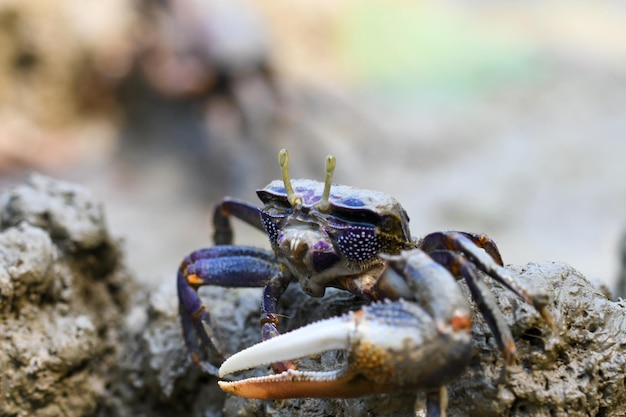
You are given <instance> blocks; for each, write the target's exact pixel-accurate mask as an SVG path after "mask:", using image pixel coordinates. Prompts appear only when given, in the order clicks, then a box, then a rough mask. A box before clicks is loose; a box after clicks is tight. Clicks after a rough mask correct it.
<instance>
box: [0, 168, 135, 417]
mask: <svg viewBox="0 0 626 417" xmlns="http://www.w3.org/2000/svg"><path fill="white" fill-rule="evenodd" d="M130 286H131V281H130V280H129V276H128V273H127V272H126V270H125V269H124V267H123V264H122V263H121V257H120V251H119V247H118V245H117V243H116V242H115V241H114V240H112V239H111V237H110V236H109V235H108V233H107V229H106V227H105V224H104V216H103V211H102V207H101V206H100V204H99V203H97V202H95V200H94V198H93V197H92V196H91V194H90V193H89V192H88V191H87V190H85V189H82V188H80V187H78V186H75V185H72V184H68V183H63V182H58V181H54V180H51V179H50V178H47V177H43V176H39V175H34V176H32V177H31V178H30V179H29V180H28V182H27V183H26V184H24V185H21V186H19V187H16V188H15V189H13V190H11V191H8V192H6V193H4V194H3V196H2V199H1V207H0V334H2V335H3V336H2V339H0V368H1V369H2V375H1V376H0V398H1V400H0V415H3V416H31V415H37V416H61V415H63V416H87V415H94V414H95V413H96V412H98V410H99V409H101V408H102V407H103V405H104V404H105V402H106V400H107V389H108V385H109V384H110V375H109V370H110V369H112V368H114V367H115V362H116V360H115V356H116V349H117V348H118V347H119V346H118V345H117V341H118V340H119V336H120V331H121V329H122V326H121V324H122V320H123V314H122V312H123V311H124V310H125V309H126V306H127V304H128V297H129V294H131V293H132V291H131V290H130Z"/></svg>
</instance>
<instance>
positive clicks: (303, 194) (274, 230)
mask: <svg viewBox="0 0 626 417" xmlns="http://www.w3.org/2000/svg"><path fill="white" fill-rule="evenodd" d="M279 163H280V167H281V171H282V180H274V181H272V182H271V183H270V184H268V185H267V186H266V187H265V188H263V189H260V190H258V191H257V195H258V197H259V198H260V199H261V201H262V202H263V207H261V208H259V207H256V206H255V205H252V204H250V203H247V202H244V201H240V200H236V199H233V198H228V197H227V198H225V199H224V200H223V201H222V202H221V203H220V204H219V205H218V206H217V207H216V209H215V212H214V217H213V223H214V236H213V237H214V241H215V243H216V246H213V247H209V248H205V249H200V250H197V251H194V252H192V253H191V254H190V255H188V256H187V257H186V258H185V259H184V260H183V261H182V263H181V265H180V268H179V270H178V276H177V286H178V297H179V309H180V318H181V324H182V330H183V337H184V340H185V343H186V346H187V348H188V350H189V352H190V355H191V358H192V360H193V362H195V363H196V364H197V365H198V366H200V367H201V368H202V369H203V370H204V371H206V372H208V373H211V374H214V375H218V376H219V377H220V378H223V377H224V376H226V375H230V374H232V373H235V372H237V371H241V370H245V369H250V368H254V367H258V366H263V365H271V368H272V369H273V374H271V375H267V376H262V377H254V378H247V379H243V380H232V378H230V380H225V379H223V380H220V381H219V382H218V383H219V386H220V387H221V388H222V389H223V390H224V391H226V392H228V393H231V394H234V395H237V396H240V397H245V398H257V399H282V398H306V397H311V398H349V397H360V396H366V395H370V394H375V393H384V392H396V391H399V390H403V391H404V390H419V391H424V392H425V393H426V404H427V413H428V415H432V416H435V415H443V414H445V404H446V401H447V390H446V384H448V383H450V382H451V381H453V380H454V379H455V378H458V377H459V375H460V374H461V373H462V372H463V370H464V369H465V367H466V366H467V365H468V363H469V361H470V358H471V354H472V341H471V314H472V313H471V307H470V303H469V300H468V297H467V296H466V295H465V293H464V292H463V290H462V289H461V286H460V285H459V284H458V282H457V280H461V279H462V280H464V281H465V282H466V284H467V288H468V289H469V292H470V293H471V296H472V297H473V299H474V301H475V304H476V306H477V308H478V310H479V312H480V313H481V314H482V315H483V317H484V318H485V321H486V323H487V324H488V326H489V327H490V329H491V331H492V333H493V335H494V339H495V340H496V343H497V346H498V347H499V350H500V351H501V353H502V355H503V357H504V359H505V364H511V363H513V362H514V360H515V356H516V348H515V342H514V340H513V337H512V335H511V331H510V329H509V327H508V325H507V323H506V319H505V317H504V316H503V314H502V313H501V312H500V310H499V309H498V306H497V303H496V301H495V297H494V295H493V294H492V293H491V291H490V289H489V287H488V286H487V284H486V283H485V281H484V280H483V277H484V275H487V276H489V277H491V278H492V279H493V280H495V281H496V282H499V283H500V284H501V285H503V286H504V287H506V288H508V289H509V290H510V291H512V292H513V293H514V294H515V295H516V296H517V297H519V298H520V299H521V300H523V301H524V302H526V303H528V304H530V305H531V306H533V307H534V309H536V310H537V312H538V313H539V314H540V315H541V316H542V317H543V318H544V320H545V322H546V323H548V324H550V323H551V320H550V315H549V313H548V311H547V304H548V298H547V296H546V295H545V294H531V293H530V292H529V291H528V290H527V289H525V288H523V287H522V286H521V285H520V284H518V283H517V282H516V281H515V280H514V279H513V278H512V277H511V275H510V274H509V273H508V272H507V270H506V269H505V268H504V267H503V262H502V258H501V256H500V253H499V250H498V248H497V246H496V244H495V243H494V241H493V240H492V239H490V238H489V237H487V236H486V235H484V234H476V233H467V232H461V231H447V232H434V233H431V234H428V235H426V236H425V237H423V238H421V239H419V240H417V239H413V238H412V237H411V234H410V231H409V228H408V223H409V219H408V216H407V214H406V212H405V210H404V209H403V208H402V206H401V205H400V204H399V203H398V202H397V201H396V200H395V199H394V198H393V197H391V196H389V195H387V194H385V193H382V192H378V191H372V190H364V189H358V188H355V187H351V186H346V185H339V184H334V183H332V176H333V172H334V168H335V164H336V161H335V158H334V157H333V156H330V155H329V156H328V157H327V158H326V167H325V180H324V181H323V182H320V181H314V180H309V179H294V180H292V179H291V178H290V175H289V154H288V153H287V151H286V150H284V149H283V150H281V151H280V153H279ZM231 217H235V218H238V219H240V220H242V221H244V222H246V223H248V224H250V225H252V226H255V227H256V228H258V229H260V230H262V231H265V233H266V234H267V236H268V237H269V241H270V243H271V247H272V249H271V250H265V249H260V248H255V247H250V246H239V245H233V244H232V241H233V231H232V228H231V224H230V218H231ZM296 281H297V282H299V284H300V286H301V288H302V290H303V291H304V292H305V293H306V294H308V295H310V296H312V297H322V296H323V295H324V293H325V290H326V288H329V287H334V288H339V289H343V290H347V291H350V292H351V293H353V294H355V295H356V296H358V297H360V298H361V299H363V300H364V302H365V305H364V306H363V307H362V308H361V309H360V310H357V311H352V312H349V313H346V314H344V315H343V316H339V317H334V318H330V319H326V320H322V321H319V322H316V323H313V324H309V325H307V326H305V327H302V328H299V329H296V330H293V331H291V332H289V333H285V334H280V332H279V311H278V302H279V299H280V297H281V295H282V294H283V293H284V292H285V290H286V289H287V287H288V285H289V284H290V283H292V282H296ZM204 285H217V286H224V287H262V288H263V299H262V303H261V320H260V322H261V339H262V341H261V342H260V343H259V344H256V345H254V346H251V347H248V348H247V349H244V350H243V351H241V352H238V353H236V354H234V355H232V356H230V357H229V358H228V359H226V360H225V361H224V362H223V363H222V365H221V367H220V368H219V369H217V367H216V366H215V365H213V364H212V363H211V362H210V361H209V360H207V359H205V358H204V356H203V352H205V350H204V349H209V350H212V351H214V352H215V351H217V350H218V348H217V346H219V341H218V340H217V339H216V337H215V334H214V332H213V327H214V326H213V323H212V317H211V314H210V312H209V311H208V310H207V309H206V307H205V306H204V305H203V303H202V301H201V299H200V298H199V296H198V292H197V291H198V289H199V287H201V286H204ZM329 350H344V351H346V352H347V359H346V363H345V366H344V367H343V368H342V369H338V370H335V371H325V372H315V371H301V370H298V369H297V366H296V364H295V362H294V361H295V360H296V359H298V358H302V357H305V356H309V355H313V354H318V353H321V352H325V351H329Z"/></svg>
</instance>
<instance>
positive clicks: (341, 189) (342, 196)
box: [257, 179, 409, 239]
mask: <svg viewBox="0 0 626 417" xmlns="http://www.w3.org/2000/svg"><path fill="white" fill-rule="evenodd" d="M291 184H292V187H293V188H294V191H295V193H296V195H297V196H298V197H299V198H300V199H301V201H302V205H303V206H304V207H314V206H315V205H316V204H317V203H318V202H319V200H320V198H321V197H322V193H323V191H324V183H323V182H320V181H315V180H309V179H296V180H292V181H291ZM257 195H258V196H259V198H260V199H261V201H263V203H265V204H267V203H269V202H271V201H277V200H278V201H283V202H284V203H285V204H286V203H287V192H286V191H285V185H284V183H283V182H282V181H281V180H274V181H272V182H271V183H269V184H268V185H267V186H266V187H265V188H263V189H260V190H257ZM329 202H330V207H331V211H332V210H337V209H338V210H343V211H348V210H354V211H355V212H358V211H364V212H365V211H367V212H370V213H373V214H375V215H377V217H378V218H379V219H381V221H382V219H384V220H385V222H387V225H388V226H390V227H391V228H392V229H395V230H396V231H398V230H400V231H401V233H402V234H403V235H405V237H406V238H407V239H408V238H409V231H408V217H407V215H406V212H405V211H404V209H403V208H402V206H401V205H400V203H398V201H397V200H396V199H395V198H393V197H391V196H390V195H389V194H386V193H383V192H380V191H374V190H364V189H361V188H356V187H351V186H349V185H341V184H332V186H331V187H330V198H329Z"/></svg>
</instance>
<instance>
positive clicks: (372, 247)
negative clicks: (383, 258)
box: [334, 224, 382, 262]
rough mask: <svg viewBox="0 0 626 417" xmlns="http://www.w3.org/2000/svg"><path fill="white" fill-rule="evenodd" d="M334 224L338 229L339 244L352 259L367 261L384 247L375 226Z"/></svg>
mask: <svg viewBox="0 0 626 417" xmlns="http://www.w3.org/2000/svg"><path fill="white" fill-rule="evenodd" d="M334 226H335V228H336V229H337V230H338V235H337V240H336V242H337V246H338V247H339V249H340V250H341V252H342V253H343V255H344V256H345V257H346V258H348V259H349V260H351V261H357V262H358V261H367V260H368V259H371V258H373V257H374V256H376V255H377V254H378V253H379V252H380V250H381V249H382V245H381V243H380V240H379V238H378V236H377V235H376V228H375V227H374V226H363V225H353V224H346V225H342V226H338V225H334Z"/></svg>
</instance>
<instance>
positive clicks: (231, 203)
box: [213, 197, 263, 245]
mask: <svg viewBox="0 0 626 417" xmlns="http://www.w3.org/2000/svg"><path fill="white" fill-rule="evenodd" d="M230 216H234V217H236V218H238V219H240V220H243V221H244V222H246V223H248V224H249V225H251V226H254V227H256V228H257V229H259V230H263V225H262V224H261V218H260V217H259V209H258V207H256V206H254V205H252V204H250V203H247V202H245V201H242V200H237V199H235V198H231V197H226V198H224V200H222V202H221V203H219V204H218V205H217V206H216V207H215V211H214V212H213V229H214V232H213V241H214V242H215V244H216V245H230V244H232V243H233V228H232V226H231V225H230Z"/></svg>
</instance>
